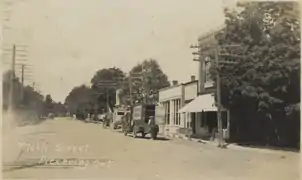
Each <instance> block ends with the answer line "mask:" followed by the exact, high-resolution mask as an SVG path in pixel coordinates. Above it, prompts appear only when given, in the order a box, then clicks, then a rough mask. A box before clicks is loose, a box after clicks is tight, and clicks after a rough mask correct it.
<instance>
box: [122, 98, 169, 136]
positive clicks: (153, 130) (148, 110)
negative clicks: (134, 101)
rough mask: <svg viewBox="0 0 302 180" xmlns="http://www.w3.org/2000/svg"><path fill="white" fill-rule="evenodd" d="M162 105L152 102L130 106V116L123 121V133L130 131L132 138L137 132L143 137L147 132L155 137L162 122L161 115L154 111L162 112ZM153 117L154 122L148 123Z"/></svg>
mask: <svg viewBox="0 0 302 180" xmlns="http://www.w3.org/2000/svg"><path fill="white" fill-rule="evenodd" d="M162 110H163V107H161V106H156V105H154V104H145V105H137V106H134V107H133V108H132V116H130V118H128V120H127V121H124V123H123V132H124V134H125V135H127V134H128V133H132V136H133V137H134V138H136V137H137V134H141V136H142V137H145V136H146V135H147V134H150V135H151V138H152V139H156V138H157V135H158V132H159V126H158V125H160V124H162V123H163V119H164V118H163V116H159V115H158V114H157V113H156V112H159V113H162ZM151 117H153V118H155V124H154V125H150V124H148V121H149V119H150V118H151Z"/></svg>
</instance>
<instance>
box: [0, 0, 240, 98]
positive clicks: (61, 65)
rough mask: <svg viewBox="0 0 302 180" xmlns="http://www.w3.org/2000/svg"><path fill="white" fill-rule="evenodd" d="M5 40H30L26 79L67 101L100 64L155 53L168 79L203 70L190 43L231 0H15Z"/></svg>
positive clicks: (215, 22)
mask: <svg viewBox="0 0 302 180" xmlns="http://www.w3.org/2000/svg"><path fill="white" fill-rule="evenodd" d="M6 1H13V0H6ZM13 2H14V3H13V4H12V5H10V6H6V7H4V8H5V9H6V10H10V12H9V14H10V20H9V21H8V22H7V23H6V24H5V25H6V26H9V27H10V30H7V31H5V32H3V35H4V40H3V42H4V44H6V45H10V44H13V43H16V44H26V45H27V46H28V50H27V52H28V53H27V54H28V58H27V59H28V60H27V63H28V64H31V65H32V66H29V69H28V72H27V70H26V73H28V74H32V77H31V78H29V77H30V76H29V75H28V78H27V76H26V79H25V81H26V82H27V83H31V82H33V81H34V82H36V87H37V88H38V89H39V90H40V91H41V92H42V93H43V94H51V95H52V98H53V99H54V100H55V101H62V102H64V99H65V97H66V96H67V95H68V93H69V92H70V91H71V90H72V88H73V87H74V86H79V85H81V84H87V85H88V84H89V82H90V79H91V78H92V76H93V75H94V73H95V72H96V71H97V70H100V69H102V68H110V67H114V66H115V67H119V68H121V69H122V70H123V71H125V72H128V71H129V70H130V69H131V68H132V67H133V66H135V65H137V64H138V63H139V62H142V61H143V60H144V59H149V58H154V59H156V60H157V61H158V63H159V64H160V66H161V68H162V70H163V72H164V73H166V74H167V75H168V78H169V80H170V81H172V80H178V81H179V82H180V83H181V82H186V81H189V80H190V76H191V75H196V76H197V74H198V72H197V71H198V65H197V64H196V62H194V61H193V60H192V59H193V55H192V52H193V51H194V50H193V49H190V48H189V46H190V45H191V44H196V42H197V39H198V37H199V36H200V35H202V34H203V33H205V32H208V31H209V30H211V29H215V28H216V27H220V26H221V25H222V24H223V22H224V16H223V7H225V6H232V5H233V4H234V1H232V0H189V1H185V0H118V1H117V0H116V1H114V0H15V1H13Z"/></svg>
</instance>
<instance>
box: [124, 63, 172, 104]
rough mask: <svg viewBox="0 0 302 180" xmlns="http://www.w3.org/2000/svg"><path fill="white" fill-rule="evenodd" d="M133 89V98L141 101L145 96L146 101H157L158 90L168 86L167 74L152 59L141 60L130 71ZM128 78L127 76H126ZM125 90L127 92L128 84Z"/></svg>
mask: <svg viewBox="0 0 302 180" xmlns="http://www.w3.org/2000/svg"><path fill="white" fill-rule="evenodd" d="M130 74H131V75H132V77H133V78H131V82H132V90H133V93H134V94H133V99H134V101H136V102H142V101H143V98H144V97H145V98H146V100H147V102H157V101H158V90H159V89H161V88H164V87H167V86H170V83H169V81H168V77H167V75H166V74H165V73H164V72H163V71H162V69H161V68H160V66H159V64H158V62H157V61H156V60H154V59H149V60H145V61H143V62H142V63H141V64H138V65H136V66H135V67H133V68H132V70H131V71H130ZM128 78H129V77H128ZM125 88H128V89H126V90H125V91H126V92H127V93H128V92H129V86H128V87H127V86H126V87H125Z"/></svg>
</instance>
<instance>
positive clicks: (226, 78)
mask: <svg viewBox="0 0 302 180" xmlns="http://www.w3.org/2000/svg"><path fill="white" fill-rule="evenodd" d="M238 6H239V7H240V8H241V10H240V11H234V10H230V9H226V10H225V16H226V21H225V24H226V27H225V28H224V30H222V31H221V32H220V33H219V34H218V35H217V37H216V38H217V39H218V41H219V44H220V45H229V44H237V45H240V46H239V47H236V48H234V47H233V48H227V49H224V51H225V52H226V53H229V54H232V55H233V56H229V57H220V60H224V61H235V62H237V64H235V65H222V66H217V64H216V66H213V68H212V74H213V75H212V77H215V72H217V71H216V70H218V72H219V73H220V75H221V77H222V81H221V84H222V104H223V106H225V107H227V108H229V109H231V110H232V111H233V112H236V113H234V114H237V119H240V118H241V119H249V120H248V121H243V120H242V121H241V123H243V125H242V126H245V128H243V129H244V130H243V131H244V132H246V133H249V132H248V130H249V129H250V130H251V129H252V131H255V129H253V128H251V126H257V128H263V129H266V130H267V132H268V133H267V134H266V138H267V139H272V138H273V137H272V134H274V135H275V136H278V135H276V133H275V132H276V128H275V129H273V130H272V132H273V133H271V132H269V131H270V127H275V126H276V121H275V122H274V121H273V120H274V119H275V120H276V118H280V117H284V112H285V108H286V107H287V106H290V105H293V104H296V103H299V102H300V19H299V13H297V12H298V7H299V5H298V3H296V2H245V3H239V4H238ZM235 55H236V56H235ZM282 114H283V115H282ZM256 120H262V122H265V121H267V122H269V123H268V124H270V125H267V126H266V127H265V126H264V124H263V123H258V125H255V122H256ZM258 130H259V129H258ZM254 134H255V133H254ZM258 134H261V133H258ZM246 136H250V134H249V135H246ZM259 136H260V135H259ZM258 138H259V137H258Z"/></svg>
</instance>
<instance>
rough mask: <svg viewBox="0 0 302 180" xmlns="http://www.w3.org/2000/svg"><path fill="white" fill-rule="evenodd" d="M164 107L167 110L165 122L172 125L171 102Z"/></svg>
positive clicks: (165, 103)
mask: <svg viewBox="0 0 302 180" xmlns="http://www.w3.org/2000/svg"><path fill="white" fill-rule="evenodd" d="M163 105H164V108H165V122H166V124H170V102H169V101H168V102H164V103H163Z"/></svg>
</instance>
